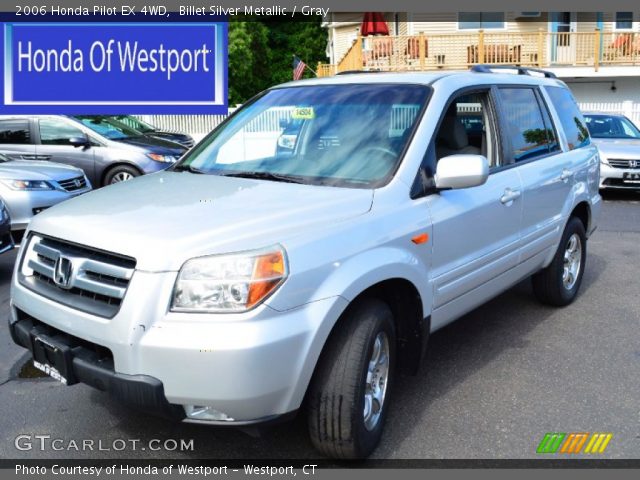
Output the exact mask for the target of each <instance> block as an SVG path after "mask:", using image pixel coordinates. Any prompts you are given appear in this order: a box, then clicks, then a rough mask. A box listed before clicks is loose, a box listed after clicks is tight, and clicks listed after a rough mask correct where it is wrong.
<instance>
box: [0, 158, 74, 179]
mask: <svg viewBox="0 0 640 480" xmlns="http://www.w3.org/2000/svg"><path fill="white" fill-rule="evenodd" d="M81 175H84V172H83V171H82V170H79V169H77V168H75V167H71V166H69V165H62V164H60V163H53V162H45V161H34V162H29V161H27V160H11V161H8V162H2V163H0V178H10V179H12V180H56V181H58V180H68V179H69V178H74V177H79V176H81Z"/></svg>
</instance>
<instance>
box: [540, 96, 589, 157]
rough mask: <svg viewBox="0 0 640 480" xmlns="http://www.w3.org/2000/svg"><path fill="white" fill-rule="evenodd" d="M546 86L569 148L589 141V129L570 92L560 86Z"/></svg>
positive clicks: (581, 145)
mask: <svg viewBox="0 0 640 480" xmlns="http://www.w3.org/2000/svg"><path fill="white" fill-rule="evenodd" d="M546 88H547V93H548V94H549V96H550V97H551V101H552V102H553V106H554V107H555V110H556V112H557V113H558V116H559V117H560V123H561V124H562V128H563V129H564V133H565V135H566V136H567V143H568V144H569V149H570V150H573V149H574V148H580V147H583V146H585V145H588V144H589V142H590V140H589V130H587V126H586V124H585V121H584V118H582V113H580V110H579V109H578V105H576V101H575V100H574V98H573V95H571V92H570V91H569V90H568V89H566V88H562V87H546Z"/></svg>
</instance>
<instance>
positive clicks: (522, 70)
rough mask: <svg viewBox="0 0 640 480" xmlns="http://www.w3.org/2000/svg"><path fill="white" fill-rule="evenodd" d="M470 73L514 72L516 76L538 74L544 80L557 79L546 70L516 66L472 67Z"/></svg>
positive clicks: (481, 65) (482, 65)
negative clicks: (542, 76)
mask: <svg viewBox="0 0 640 480" xmlns="http://www.w3.org/2000/svg"><path fill="white" fill-rule="evenodd" d="M470 70H471V71H472V72H476V73H495V72H494V70H516V71H517V72H518V75H531V73H532V72H533V73H540V74H542V75H544V77H545V78H558V77H556V74H555V73H553V72H549V71H548V70H542V69H541V68H531V67H519V66H516V65H484V64H480V65H474V66H473V67H471V69H470Z"/></svg>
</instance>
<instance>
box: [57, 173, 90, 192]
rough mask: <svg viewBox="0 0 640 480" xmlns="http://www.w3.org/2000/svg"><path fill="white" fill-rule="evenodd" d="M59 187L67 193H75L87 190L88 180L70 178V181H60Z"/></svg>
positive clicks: (82, 177)
mask: <svg viewBox="0 0 640 480" xmlns="http://www.w3.org/2000/svg"><path fill="white" fill-rule="evenodd" d="M58 185H60V186H61V187H62V188H63V189H64V190H66V191H67V192H74V191H76V190H83V189H85V188H87V179H86V178H85V177H84V176H81V177H74V178H69V179H68V180H61V181H59V182H58Z"/></svg>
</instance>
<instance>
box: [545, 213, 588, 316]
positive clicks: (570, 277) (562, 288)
mask: <svg viewBox="0 0 640 480" xmlns="http://www.w3.org/2000/svg"><path fill="white" fill-rule="evenodd" d="M586 259H587V236H586V234H585V230H584V225H583V224H582V221H581V220H580V219H579V218H577V217H571V218H570V219H569V222H568V223H567V226H566V227H565V229H564V233H563V234H562V240H560V246H559V247H558V251H557V252H556V255H555V257H553V261H552V262H551V264H550V265H549V266H548V267H547V268H545V269H543V270H541V271H540V272H538V273H536V274H535V275H534V276H533V291H534V293H535V295H536V297H538V300H540V301H541V302H542V303H546V304H548V305H554V306H557V307H563V306H565V305H569V304H570V303H571V302H573V300H574V299H575V298H576V295H577V294H578V290H579V289H580V284H581V283H582V276H583V274H584V266H585V261H586Z"/></svg>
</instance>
